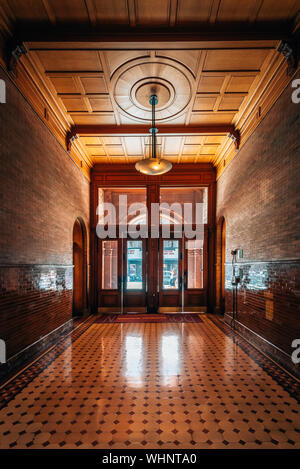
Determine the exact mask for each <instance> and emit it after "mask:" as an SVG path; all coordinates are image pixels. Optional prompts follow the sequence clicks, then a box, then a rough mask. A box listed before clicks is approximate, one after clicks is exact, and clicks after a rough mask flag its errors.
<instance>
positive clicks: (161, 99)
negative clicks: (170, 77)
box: [130, 78, 175, 111]
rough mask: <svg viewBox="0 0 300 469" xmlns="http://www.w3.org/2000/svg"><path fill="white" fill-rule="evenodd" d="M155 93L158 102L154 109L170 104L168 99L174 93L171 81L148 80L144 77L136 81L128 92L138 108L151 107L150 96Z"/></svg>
mask: <svg viewBox="0 0 300 469" xmlns="http://www.w3.org/2000/svg"><path fill="white" fill-rule="evenodd" d="M153 94H155V95H156V96H157V100H158V103H157V105H156V106H155V110H156V111H159V110H161V109H164V108H165V107H167V106H169V105H170V100H171V99H172V100H173V99H174V96H175V93H174V88H173V86H172V85H171V83H167V82H165V81H164V80H158V79H157V80H155V81H154V80H151V79H150V80H149V79H148V78H146V79H145V80H142V81H141V82H137V83H136V84H135V85H134V86H133V87H132V88H131V92H130V97H131V99H132V101H133V102H134V103H135V104H136V105H137V106H138V107H140V108H142V109H146V110H149V109H151V104H150V97H151V96H152V95H153Z"/></svg>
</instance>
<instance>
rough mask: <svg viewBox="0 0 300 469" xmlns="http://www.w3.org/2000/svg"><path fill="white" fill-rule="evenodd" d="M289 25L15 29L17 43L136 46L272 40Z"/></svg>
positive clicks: (36, 26)
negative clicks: (159, 43)
mask: <svg viewBox="0 0 300 469" xmlns="http://www.w3.org/2000/svg"><path fill="white" fill-rule="evenodd" d="M291 32H292V25H291V22H287V21H285V22H259V23H255V25H251V24H250V25H247V24H245V23H234V22H232V23H230V24H228V25H224V24H223V25H222V24H221V25H219V26H216V25H207V24H203V25H202V24H199V25H198V26H197V28H193V27H188V28H187V27H181V28H178V27H173V28H149V27H143V28H140V27H135V28H128V27H121V26H120V27H118V28H116V27H115V26H110V27H109V28H107V27H105V26H102V27H101V28H99V29H96V30H95V29H94V30H92V31H91V30H88V29H86V28H80V26H78V27H77V28H76V29H74V28H73V27H72V28H70V27H68V26H64V28H60V27H52V28H50V29H46V28H45V27H44V28H41V26H40V24H38V23H35V24H32V25H26V27H25V26H20V27H19V28H18V29H17V30H16V35H17V36H18V39H19V40H22V41H23V42H26V43H32V44H34V43H50V44H51V43H60V42H62V43H68V42H70V43H74V42H77V43H78V42H79V43H80V42H82V43H87V42H89V43H111V42H126V43H132V44H135V45H137V44H138V43H141V42H142V43H143V44H144V45H145V43H149V44H153V43H155V42H162V43H168V42H169V43H174V42H183V43H186V42H209V43H210V42H216V41H221V42H226V41H234V42H235V41H276V40H280V39H289V38H290V37H291Z"/></svg>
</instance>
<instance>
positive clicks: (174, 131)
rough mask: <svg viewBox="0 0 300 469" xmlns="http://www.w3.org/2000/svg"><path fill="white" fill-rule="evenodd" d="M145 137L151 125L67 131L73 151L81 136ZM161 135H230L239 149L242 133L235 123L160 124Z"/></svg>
mask: <svg viewBox="0 0 300 469" xmlns="http://www.w3.org/2000/svg"><path fill="white" fill-rule="evenodd" d="M90 135H94V136H99V137H100V136H101V137H108V136H111V135H113V136H114V137H129V136H130V137H143V136H145V135H150V129H149V125H75V126H73V127H72V128H71V130H70V131H69V132H68V133H67V136H66V146H67V149H68V151H71V147H72V143H73V142H74V140H76V139H77V138H78V137H80V136H90ZM158 135H160V136H173V137H174V136H176V137H179V136H183V137H184V136H187V135H189V136H190V135H195V136H206V135H224V136H228V137H230V138H231V139H232V140H233V142H234V145H235V148H236V149H237V150H238V149H239V146H240V133H239V130H238V129H236V128H235V127H234V126H233V125H197V126H193V125H160V126H159V134H158Z"/></svg>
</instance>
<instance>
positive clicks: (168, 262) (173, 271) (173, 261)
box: [163, 240, 179, 290]
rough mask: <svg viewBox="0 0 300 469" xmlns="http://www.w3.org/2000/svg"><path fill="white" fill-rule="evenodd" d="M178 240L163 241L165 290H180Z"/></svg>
mask: <svg viewBox="0 0 300 469" xmlns="http://www.w3.org/2000/svg"><path fill="white" fill-rule="evenodd" d="M178 260H179V242H178V240H164V241H163V288H164V290H169V289H178V274H179V269H178Z"/></svg>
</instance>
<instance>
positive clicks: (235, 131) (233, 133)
mask: <svg viewBox="0 0 300 469" xmlns="http://www.w3.org/2000/svg"><path fill="white" fill-rule="evenodd" d="M228 136H229V137H230V138H231V140H233V143H234V145H235V149H236V150H238V149H239V148H240V143H241V135H240V131H239V130H238V129H233V130H232V131H231V132H230V133H229V134H228Z"/></svg>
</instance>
